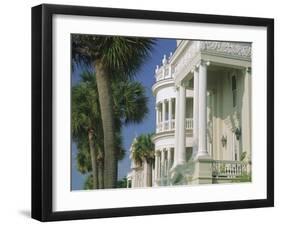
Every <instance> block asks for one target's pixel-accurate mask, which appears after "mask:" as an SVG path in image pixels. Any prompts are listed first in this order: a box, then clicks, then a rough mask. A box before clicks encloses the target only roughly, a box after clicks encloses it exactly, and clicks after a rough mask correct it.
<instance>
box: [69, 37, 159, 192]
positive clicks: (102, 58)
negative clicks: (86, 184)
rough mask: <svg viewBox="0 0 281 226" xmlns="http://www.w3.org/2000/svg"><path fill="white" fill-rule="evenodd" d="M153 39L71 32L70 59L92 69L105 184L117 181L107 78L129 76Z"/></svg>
mask: <svg viewBox="0 0 281 226" xmlns="http://www.w3.org/2000/svg"><path fill="white" fill-rule="evenodd" d="M153 44H154V41H153V40H152V39H148V38H132V37H118V36H94V35H80V34H73V35H72V53H73V54H72V56H73V57H72V59H73V60H74V61H75V62H78V63H81V62H82V63H84V64H87V65H91V66H92V68H93V70H94V71H95V72H96V80H97V88H98V95H99V100H100V110H101V118H102V128H103V133H104V150H105V152H104V164H105V181H104V184H105V187H106V188H113V187H115V186H116V182H117V155H116V152H115V150H114V132H115V127H114V111H113V95H112V89H111V85H110V84H111V82H112V79H114V76H120V77H124V78H125V77H131V76H133V75H135V73H136V71H137V70H138V69H139V68H140V66H141V65H142V64H143V63H144V61H145V59H146V58H147V56H148V54H149V53H150V50H151V48H152V45H153Z"/></svg>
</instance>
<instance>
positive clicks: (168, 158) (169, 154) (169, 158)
mask: <svg viewBox="0 0 281 226" xmlns="http://www.w3.org/2000/svg"><path fill="white" fill-rule="evenodd" d="M167 151H168V156H167V161H168V169H167V171H169V169H170V168H171V148H168V150H167Z"/></svg>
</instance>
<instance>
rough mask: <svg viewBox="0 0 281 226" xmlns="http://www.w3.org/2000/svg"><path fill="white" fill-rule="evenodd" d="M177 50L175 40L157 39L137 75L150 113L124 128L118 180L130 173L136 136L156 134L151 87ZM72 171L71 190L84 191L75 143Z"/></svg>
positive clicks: (76, 72)
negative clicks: (165, 60) (158, 68)
mask: <svg viewBox="0 0 281 226" xmlns="http://www.w3.org/2000/svg"><path fill="white" fill-rule="evenodd" d="M175 48H176V40H175V39H157V40H156V45H155V46H154V49H153V50H152V54H151V57H150V58H149V59H148V60H147V61H146V63H145V64H144V65H143V66H142V67H141V68H140V70H139V72H138V73H137V74H136V77H135V80H136V81H139V82H141V83H142V84H143V86H144V87H145V89H146V95H147V97H148V98H149V102H148V105H149V106H148V108H149V112H148V114H147V116H146V118H145V119H144V120H143V122H142V123H139V124H130V125H127V126H124V127H123V129H122V135H123V146H124V148H125V150H126V155H125V158H124V159H123V160H122V161H119V163H118V178H119V179H120V178H123V177H125V176H126V175H127V173H128V172H129V171H130V165H131V163H130V159H129V150H130V146H131V143H132V141H133V139H134V137H135V136H136V135H140V134H142V133H151V132H155V97H154V96H153V93H152V90H151V87H152V85H153V84H154V83H155V78H154V71H155V67H156V65H157V64H158V65H161V61H162V58H163V55H164V54H166V55H167V57H168V56H169V54H170V52H174V50H175ZM81 70H82V69H81V68H75V69H74V71H73V74H72V81H74V83H76V82H77V81H79V75H80V73H81ZM71 152H72V155H71V156H72V159H71V161H72V169H71V178H72V180H71V189H72V190H81V189H83V184H84V180H85V176H83V175H82V174H80V173H79V172H78V171H77V170H76V153H77V148H76V145H75V143H72V150H71Z"/></svg>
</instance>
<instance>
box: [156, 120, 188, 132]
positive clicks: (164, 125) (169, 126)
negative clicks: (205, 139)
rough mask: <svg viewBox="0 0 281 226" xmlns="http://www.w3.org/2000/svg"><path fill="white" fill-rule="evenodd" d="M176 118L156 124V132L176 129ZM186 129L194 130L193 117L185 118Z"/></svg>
mask: <svg viewBox="0 0 281 226" xmlns="http://www.w3.org/2000/svg"><path fill="white" fill-rule="evenodd" d="M175 128H176V125H175V119H172V120H166V121H164V122H159V123H158V124H157V126H156V132H157V133H161V132H165V131H173V130H175ZM185 129H187V130H192V129H193V119H192V118H187V119H185Z"/></svg>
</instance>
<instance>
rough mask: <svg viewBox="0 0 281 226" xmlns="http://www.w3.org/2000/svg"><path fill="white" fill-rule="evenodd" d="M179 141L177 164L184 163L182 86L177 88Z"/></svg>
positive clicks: (184, 107) (183, 89) (184, 99)
mask: <svg viewBox="0 0 281 226" xmlns="http://www.w3.org/2000/svg"><path fill="white" fill-rule="evenodd" d="M179 92H180V99H179V109H180V110H179V124H178V126H179V135H178V136H179V140H178V150H177V151H178V155H177V156H178V164H183V163H184V162H185V139H186V138H185V113H186V91H185V87H184V86H182V85H181V86H180V87H179Z"/></svg>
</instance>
